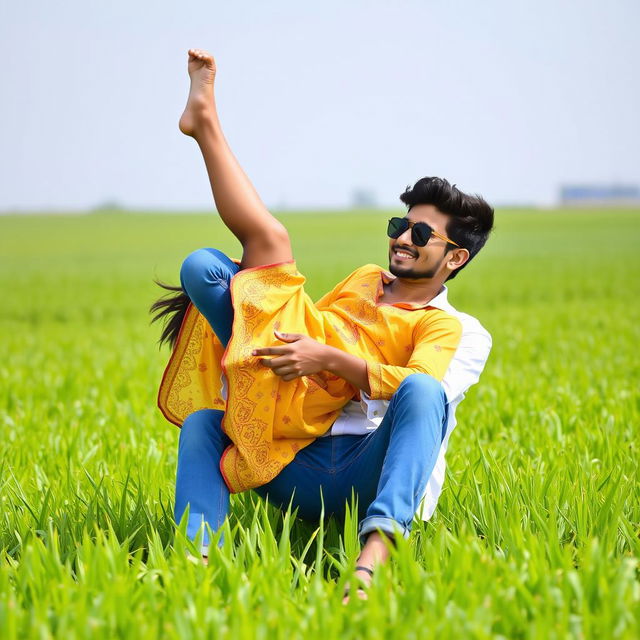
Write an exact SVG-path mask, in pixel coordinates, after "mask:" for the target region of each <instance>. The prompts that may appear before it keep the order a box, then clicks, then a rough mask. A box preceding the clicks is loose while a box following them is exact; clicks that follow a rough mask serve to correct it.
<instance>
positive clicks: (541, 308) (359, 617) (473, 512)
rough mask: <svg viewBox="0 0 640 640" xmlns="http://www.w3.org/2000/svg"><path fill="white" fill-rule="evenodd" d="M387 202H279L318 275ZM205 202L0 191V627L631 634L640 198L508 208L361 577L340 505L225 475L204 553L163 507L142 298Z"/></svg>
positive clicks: (196, 632) (0, 630)
mask: <svg viewBox="0 0 640 640" xmlns="http://www.w3.org/2000/svg"><path fill="white" fill-rule="evenodd" d="M388 214H389V212H386V213H385V212H376V213H349V212H347V213H335V212H334V213H327V214H323V215H320V214H317V215H316V214H304V215H294V214H287V215H282V216H281V219H282V220H283V221H284V222H285V224H286V225H287V226H288V228H289V229H290V232H291V235H292V238H293V245H294V251H295V254H296V256H297V257H298V266H299V268H300V270H301V272H302V273H304V274H305V275H307V277H308V278H309V282H308V291H309V293H310V294H311V295H312V297H314V298H316V297H319V296H320V295H321V294H322V293H324V292H325V291H327V290H328V289H329V288H330V287H332V286H333V285H334V284H335V283H336V282H337V281H338V280H339V279H341V278H343V277H345V276H346V275H347V274H348V273H349V272H350V271H352V270H353V269H354V268H355V267H357V266H359V265H361V264H365V263H369V262H376V263H378V264H381V265H382V266H387V263H386V247H387V240H386V237H385V219H386V218H387V217H389V215H388ZM201 246H215V247H218V248H220V249H223V250H225V251H227V252H229V253H230V254H231V255H238V253H239V248H238V245H237V243H236V242H235V241H234V240H233V239H232V238H230V234H229V233H228V232H227V231H226V230H225V229H224V228H223V226H222V225H221V224H220V223H219V222H218V221H217V220H216V219H215V216H213V215H209V216H205V215H177V214H176V215H168V214H158V215H156V214H118V213H113V214H107V213H102V214H92V215H84V216H71V215H69V216H66V215H49V216H3V217H0V283H1V291H2V294H3V295H2V298H3V300H2V305H1V307H0V330H1V332H2V338H1V344H2V350H1V354H2V358H1V360H0V380H1V381H0V424H1V425H2V432H1V433H2V438H1V439H0V496H1V500H2V510H1V512H0V556H1V558H2V560H1V563H2V564H1V568H0V637H1V638H3V640H4V639H6V640H11V639H13V638H39V639H44V638H49V637H60V638H65V640H72V639H73V638H84V637H91V638H105V639H107V638H109V639H112V638H128V637H131V638H134V637H136V638H138V637H140V638H160V637H162V638H181V639H189V638H211V637H218V636H223V637H230V638H231V637H232V638H234V639H241V638H267V637H269V638H271V637H282V638H297V637H301V636H303V635H304V636H307V637H319V636H320V635H322V637H324V638H327V639H328V638H337V637H340V638H363V637H366V638H388V637H391V636H393V637H398V638H541V639H550V638H598V639H602V638H634V639H635V638H638V637H640V578H639V576H640V565H639V563H638V562H639V559H640V499H639V498H640V491H639V489H640V475H639V470H638V455H639V453H640V447H639V443H640V437H639V436H640V428H639V417H640V394H639V391H638V386H639V380H640V371H639V368H640V367H639V362H640V359H639V358H638V349H639V347H640V302H639V300H640V251H639V250H638V249H639V247H640V211H607V212H602V211H601V212H591V211H565V212H562V211H545V212H535V211H499V212H498V213H497V218H496V230H495V233H494V235H493V237H492V238H491V239H490V241H489V243H488V244H487V247H486V248H485V249H484V251H483V252H482V253H481V254H480V255H479V256H478V258H477V259H476V261H474V263H472V264H471V265H470V266H469V267H468V268H467V269H466V270H465V271H464V272H462V273H461V275H460V276H459V278H457V279H456V280H454V281H453V283H452V284H451V289H450V299H451V300H452V302H453V303H454V305H455V306H456V307H458V308H459V309H461V310H464V311H466V312H468V313H471V314H472V315H475V316H476V317H478V318H479V319H480V320H481V322H482V323H483V324H484V326H485V327H486V328H487V329H488V330H489V331H490V332H491V333H492V335H493V340H494V347H493V351H492V354H491V356H490V359H489V362H488V364H487V368H486V370H485V372H484V374H483V377H482V379H481V381H480V384H479V385H477V386H476V387H473V388H472V390H471V391H470V393H469V394H468V396H467V398H466V400H465V401H464V402H463V403H462V405H461V406H460V408H459V410H458V419H459V422H458V427H457V429H456V431H455V432H454V434H453V436H452V438H451V443H450V449H449V453H448V457H447V459H448V464H449V467H448V477H447V482H446V487H445V490H444V492H443V495H442V498H441V500H440V503H439V508H438V510H437V512H436V515H435V516H434V518H433V519H432V520H431V521H430V522H429V523H426V524H423V523H416V525H415V526H414V532H413V533H412V536H411V539H410V540H409V541H408V542H407V543H405V542H404V541H401V543H400V544H399V547H398V549H397V551H396V553H395V559H394V562H393V563H392V564H391V565H389V566H388V567H385V568H384V569H381V570H379V571H378V572H377V574H376V578H375V581H374V584H373V587H372V589H371V591H370V598H369V600H368V601H367V602H361V601H358V600H356V599H352V602H351V603H350V604H349V605H348V606H347V607H343V606H342V605H341V603H340V601H341V595H342V589H343V585H344V583H345V581H347V580H348V578H349V575H350V574H349V568H350V567H352V566H353V563H354V560H355V556H356V554H357V544H356V534H355V531H356V529H355V525H356V523H355V522H351V521H349V520H348V521H347V523H346V525H345V527H344V528H339V527H338V526H337V525H336V524H335V523H333V522H332V523H330V524H329V526H328V527H326V528H321V529H320V530H318V529H317V526H316V525H312V524H307V523H302V522H299V521H293V520H292V519H291V518H289V517H285V518H283V517H282V516H281V514H280V513H279V512H277V511H276V510H275V509H273V508H271V507H268V508H265V507H264V505H263V503H261V502H260V500H259V499H258V498H256V497H255V496H254V495H253V494H250V493H248V494H241V495H239V496H234V498H233V513H232V516H231V518H230V519H229V523H228V526H229V531H228V533H227V535H226V541H225V546H224V548H223V549H222V551H221V552H220V553H219V554H214V555H212V557H211V560H210V566H209V567H204V566H202V565H200V564H198V563H196V562H195V561H191V560H189V559H188V558H187V557H186V553H185V548H186V547H187V546H188V542H187V541H186V540H185V538H184V535H183V534H182V533H181V532H180V531H176V529H175V526H174V523H173V521H172V513H173V495H174V484H173V483H174V477H175V467H176V455H177V442H178V435H179V431H178V429H177V428H176V427H174V426H172V425H169V424H168V423H166V422H165V421H164V419H163V418H162V416H161V415H160V413H159V411H158V410H157V408H156V405H155V396H156V391H157V386H158V383H159V380H160V376H161V374H162V370H163V367H164V365H165V362H166V360H167V357H168V351H167V349H166V348H165V349H163V350H162V351H159V350H158V348H157V345H156V340H157V337H158V335H159V328H158V327H156V326H152V327H150V326H149V316H148V314H147V309H148V306H149V304H150V303H151V302H152V300H154V299H155V297H157V295H158V293H159V291H158V290H157V288H156V287H155V285H153V283H152V278H153V277H154V276H157V277H160V278H162V279H164V280H171V281H174V282H175V281H176V280H177V274H178V269H179V265H180V262H181V259H182V258H183V257H184V256H185V255H186V254H187V253H189V252H190V251H191V250H193V249H196V248H198V247H201Z"/></svg>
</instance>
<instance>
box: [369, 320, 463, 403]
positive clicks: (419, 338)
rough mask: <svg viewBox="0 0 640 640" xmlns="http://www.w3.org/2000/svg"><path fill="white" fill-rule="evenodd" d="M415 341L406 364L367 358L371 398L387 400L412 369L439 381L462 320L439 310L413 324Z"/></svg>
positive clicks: (454, 346) (451, 353)
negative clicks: (416, 324) (438, 312)
mask: <svg viewBox="0 0 640 640" xmlns="http://www.w3.org/2000/svg"><path fill="white" fill-rule="evenodd" d="M416 332H417V335H416V341H415V347H414V349H413V352H412V353H411V357H410V358H409V362H407V366H406V367H397V366H394V365H391V364H380V363H379V362H367V376H368V379H369V387H370V388H371V394H370V396H369V397H370V398H371V399H372V400H389V399H391V396H392V395H393V394H394V393H395V392H396V390H397V389H398V387H399V386H400V383H401V382H402V381H403V380H404V379H405V378H406V377H407V376H408V375H411V374H412V373H427V374H428V375H430V376H433V377H434V378H435V379H436V380H438V381H440V382H442V379H443V378H444V374H445V373H446V371H447V368H448V367H449V363H450V362H451V359H452V358H453V354H454V353H455V352H456V349H457V348H458V345H459V344H460V337H461V336H462V324H461V323H460V321H459V320H458V319H457V318H455V317H454V316H451V315H449V314H448V313H445V312H442V314H438V315H437V316H436V317H434V318H433V319H431V320H429V321H428V322H425V323H423V325H420V326H419V327H418V328H416Z"/></svg>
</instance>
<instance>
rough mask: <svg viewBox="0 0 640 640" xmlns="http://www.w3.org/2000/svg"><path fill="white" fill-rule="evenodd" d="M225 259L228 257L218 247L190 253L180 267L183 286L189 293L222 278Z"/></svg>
mask: <svg viewBox="0 0 640 640" xmlns="http://www.w3.org/2000/svg"><path fill="white" fill-rule="evenodd" d="M223 260H228V258H227V256H226V255H225V254H224V253H222V251H219V250H218V249H197V250H196V251H193V252H192V253H190V254H189V255H188V256H187V257H186V258H185V259H184V261H183V262H182V266H181V267H180V282H181V283H182V288H183V289H184V290H185V291H186V292H187V293H189V291H197V290H198V289H199V288H200V287H202V286H203V285H206V284H210V283H211V282H212V281H213V280H215V279H219V278H221V277H222V276H223V273H222V268H221V267H222V264H223Z"/></svg>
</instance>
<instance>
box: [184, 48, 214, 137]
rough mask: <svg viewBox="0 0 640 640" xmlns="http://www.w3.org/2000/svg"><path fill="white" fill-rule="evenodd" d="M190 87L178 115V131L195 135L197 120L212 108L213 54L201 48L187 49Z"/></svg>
mask: <svg viewBox="0 0 640 640" xmlns="http://www.w3.org/2000/svg"><path fill="white" fill-rule="evenodd" d="M187 69H188V71H189V77H190V78H191V88H190V89H189V98H188V99H187V106H186V107H185V109H184V113H183V114H182V116H181V117H180V123H179V125H178V126H179V127H180V131H182V133H184V134H185V135H187V136H195V134H196V132H197V128H198V124H199V121H200V120H201V119H202V118H203V116H205V115H206V114H207V112H210V110H212V109H213V82H214V80H215V77H216V63H215V60H214V59H213V56H212V55H211V54H210V53H207V52H206V51H203V50H202V49H189V63H188V65H187Z"/></svg>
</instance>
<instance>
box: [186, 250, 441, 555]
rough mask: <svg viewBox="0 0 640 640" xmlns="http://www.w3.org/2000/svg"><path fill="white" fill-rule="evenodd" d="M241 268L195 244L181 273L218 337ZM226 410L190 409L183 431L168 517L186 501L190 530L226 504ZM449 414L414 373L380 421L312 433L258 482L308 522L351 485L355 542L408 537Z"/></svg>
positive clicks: (226, 328)
mask: <svg viewBox="0 0 640 640" xmlns="http://www.w3.org/2000/svg"><path fill="white" fill-rule="evenodd" d="M238 270H239V267H238V265H236V264H235V263H234V262H232V261H231V260H230V259H229V258H228V257H227V256H225V255H224V254H223V253H222V252H220V251H218V250H216V249H199V250H198V251H195V252H193V253H192V254H190V255H189V256H188V257H187V258H186V260H185V261H184V263H183V265H182V269H181V272H180V280H181V284H182V287H183V289H184V290H185V291H186V292H187V294H188V295H189V297H190V298H191V301H192V302H193V304H194V305H195V306H196V307H197V308H198V310H199V311H200V313H202V315H203V316H204V317H205V318H206V319H207V320H208V322H209V324H210V325H211V328H212V329H213V331H214V332H215V334H216V335H217V336H218V338H219V339H220V341H221V342H222V343H223V344H226V343H227V342H228V340H229V337H230V336H231V324H232V321H233V308H232V305H231V296H230V292H229V283H230V281H231V278H232V277H233V275H234V274H235V273H237V272H238ZM274 375H275V374H274ZM223 415H224V414H223V412H222V411H217V410H214V409H202V410H201V411H196V412H194V413H192V414H191V415H189V416H187V418H186V420H185V421H184V423H183V425H182V429H181V431H180V443H179V447H178V468H177V474H176V503H175V518H176V521H178V522H179V521H180V519H181V518H182V515H183V514H184V511H185V509H186V508H187V505H188V504H189V505H190V510H189V521H188V524H187V535H188V536H189V537H190V538H191V539H193V538H195V536H196V534H197V532H198V531H199V529H200V528H201V526H202V523H203V522H207V523H208V524H209V526H210V527H211V529H212V530H213V531H215V530H217V529H218V528H219V527H220V526H221V525H222V523H223V522H224V519H225V517H226V516H227V514H228V512H229V490H228V488H227V486H226V484H225V482H224V480H223V478H222V474H221V473H220V466H219V465H220V458H221V456H222V453H223V451H224V450H225V448H226V447H227V446H228V445H229V444H230V443H231V441H230V440H229V438H228V437H227V435H226V434H225V433H224V432H223V431H222V429H221V427H220V424H221V421H222V416H223ZM446 415H447V403H446V397H445V394H444V391H443V389H442V386H441V384H440V383H439V382H438V381H437V380H435V379H434V378H432V377H431V376H428V375H426V374H422V373H417V374H412V375H410V376H408V377H407V378H405V379H404V380H403V381H402V383H401V384H400V386H399V387H398V390H397V391H396V393H395V394H394V395H393V398H392V399H391V401H390V403H389V407H388V409H387V413H386V415H385V417H384V419H383V421H382V423H381V425H380V426H379V427H378V428H377V429H375V430H374V431H371V432H370V433H368V434H366V435H358V436H353V435H340V436H327V437H322V438H317V439H316V440H314V442H313V443H312V444H310V445H309V446H307V447H305V448H304V449H302V450H301V451H299V452H298V453H297V454H296V457H295V458H294V459H293V461H292V462H290V463H289V464H288V465H287V466H286V467H285V468H284V469H283V470H282V471H281V472H280V474H279V475H278V476H276V477H275V478H274V479H273V480H271V482H269V483H267V484H265V485H263V486H261V487H258V488H257V489H255V491H256V493H258V494H259V495H261V496H262V497H265V498H266V497H268V499H269V502H270V503H271V504H275V505H278V506H281V507H283V508H286V507H287V506H288V505H289V503H290V502H291V504H292V506H293V508H294V509H295V508H296V507H297V508H298V516H300V517H301V518H303V519H305V520H311V521H317V520H318V519H319V518H320V515H321V508H322V505H323V504H324V510H325V515H329V514H333V515H335V516H336V517H338V518H341V517H343V516H344V513H345V505H346V504H347V503H348V502H349V501H350V499H351V495H352V493H353V494H355V495H356V496H357V498H358V508H359V514H358V516H359V518H360V524H359V528H358V534H359V536H360V539H361V540H362V541H363V540H364V539H365V538H366V536H367V534H369V533H370V532H372V531H376V530H381V531H383V532H385V533H388V534H390V535H393V534H397V533H400V534H402V535H404V536H405V537H406V536H408V535H409V531H410V529H411V522H412V520H413V517H414V514H415V513H416V511H417V508H418V506H419V503H420V500H421V499H422V496H423V494H424V491H425V488H426V486H427V482H428V480H429V476H430V475H431V472H432V471H433V467H434V465H435V463H436V459H437V457H438V453H439V451H440V445H441V443H442V438H443V437H444V433H445V428H446ZM292 497H293V499H292ZM204 536H205V537H204V546H203V553H205V552H206V550H207V548H208V544H209V540H208V535H207V533H206V530H205V534H204Z"/></svg>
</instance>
